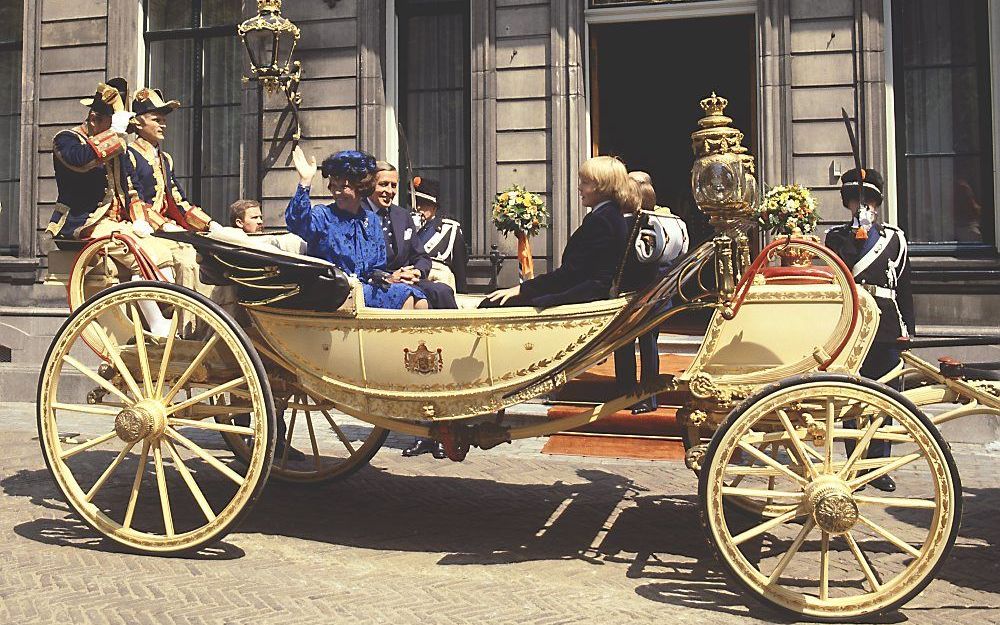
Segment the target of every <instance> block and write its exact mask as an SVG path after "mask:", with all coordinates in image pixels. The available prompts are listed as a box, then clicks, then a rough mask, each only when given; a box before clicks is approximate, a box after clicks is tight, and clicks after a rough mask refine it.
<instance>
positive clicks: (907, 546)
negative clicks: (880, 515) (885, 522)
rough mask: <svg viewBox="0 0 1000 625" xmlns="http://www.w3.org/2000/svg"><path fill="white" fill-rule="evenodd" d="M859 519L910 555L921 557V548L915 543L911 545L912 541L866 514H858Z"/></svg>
mask: <svg viewBox="0 0 1000 625" xmlns="http://www.w3.org/2000/svg"><path fill="white" fill-rule="evenodd" d="M858 521H859V522H861V523H862V524H864V525H865V526H867V527H868V529H870V530H871V531H873V532H875V533H876V534H878V535H879V536H881V537H882V538H884V539H886V540H887V541H889V542H890V543H892V544H893V545H895V546H896V547H898V548H899V549H901V550H902V551H905V552H906V553H908V554H909V555H911V556H913V557H914V558H919V557H920V550H919V549H916V548H914V547H913V545H911V544H910V543H908V542H906V541H905V540H903V539H902V538H900V537H899V536H896V535H895V534H893V533H892V532H890V531H889V530H887V529H885V528H884V527H882V526H881V525H879V524H878V523H876V522H874V521H872V520H871V519H869V518H868V517H866V516H864V515H859V516H858Z"/></svg>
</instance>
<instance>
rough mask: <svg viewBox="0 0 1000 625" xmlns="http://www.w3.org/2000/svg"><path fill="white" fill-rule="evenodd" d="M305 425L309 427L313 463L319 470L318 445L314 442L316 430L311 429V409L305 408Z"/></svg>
mask: <svg viewBox="0 0 1000 625" xmlns="http://www.w3.org/2000/svg"><path fill="white" fill-rule="evenodd" d="M305 415H306V427H307V428H309V443H310V444H311V445H312V451H313V463H314V464H315V465H316V470H317V471H319V470H320V460H319V445H317V444H316V432H315V431H314V430H313V421H312V411H310V410H306V411H305Z"/></svg>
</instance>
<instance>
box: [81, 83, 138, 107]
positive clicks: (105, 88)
mask: <svg viewBox="0 0 1000 625" xmlns="http://www.w3.org/2000/svg"><path fill="white" fill-rule="evenodd" d="M126 102H128V81H126V80H125V79H124V78H121V77H115V78H112V79H110V80H108V82H106V83H103V82H102V83H100V84H98V85H97V92H96V93H94V97H92V98H84V99H82V100H80V104H82V105H84V106H89V107H90V110H92V111H94V112H95V113H97V114H99V115H113V114H114V113H120V112H121V111H125V110H127V109H126V108H125V103H126Z"/></svg>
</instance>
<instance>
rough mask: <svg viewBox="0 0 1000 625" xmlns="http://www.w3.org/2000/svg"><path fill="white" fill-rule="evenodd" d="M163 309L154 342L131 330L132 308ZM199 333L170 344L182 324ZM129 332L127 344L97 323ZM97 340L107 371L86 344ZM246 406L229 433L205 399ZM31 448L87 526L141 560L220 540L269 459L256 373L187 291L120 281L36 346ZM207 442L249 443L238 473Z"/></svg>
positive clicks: (227, 456)
mask: <svg viewBox="0 0 1000 625" xmlns="http://www.w3.org/2000/svg"><path fill="white" fill-rule="evenodd" d="M144 302H151V303H153V304H155V305H159V306H161V307H171V308H172V310H173V317H172V319H173V320H174V321H172V325H173V327H172V331H171V333H170V334H169V335H168V336H167V337H165V338H162V339H158V338H155V337H151V336H150V335H149V333H148V332H146V331H145V330H144V327H143V318H142V313H141V304H142V303H144ZM182 311H183V312H185V313H187V314H190V315H192V316H193V317H196V318H197V319H198V320H199V322H201V323H203V325H204V328H205V331H204V333H203V335H202V336H201V337H200V338H199V339H198V340H183V339H180V338H177V337H176V330H177V327H176V326H177V323H176V320H177V319H178V318H179V314H180V313H181V312H182ZM118 318H126V319H129V321H130V323H131V328H132V332H131V336H130V337H129V338H128V339H125V338H124V337H120V336H112V335H110V334H109V333H108V332H107V330H106V327H105V322H106V321H107V320H108V319H118ZM88 333H89V334H90V335H92V336H94V337H96V338H97V340H98V341H99V344H100V346H101V347H102V349H103V352H104V354H105V355H106V358H107V362H106V363H103V362H102V361H101V359H99V358H96V357H95V356H94V354H93V352H91V350H90V349H88V348H87V347H86V346H84V339H85V335H87V334H88ZM224 393H239V394H240V395H241V396H243V397H245V399H246V403H245V406H244V407H243V409H242V413H243V414H249V419H248V422H247V423H245V424H236V423H235V422H234V420H233V417H232V416H231V415H230V416H228V417H227V416H226V415H225V414H224V413H223V412H222V411H221V409H220V408H219V407H218V406H216V405H213V404H212V403H211V400H213V399H214V398H216V397H218V396H220V395H222V394H224ZM38 430H39V440H40V443H41V447H42V452H43V455H44V457H45V461H46V464H47V465H48V467H49V470H50V471H51V472H52V475H53V477H54V478H55V480H56V483H57V484H58V486H59V488H60V490H61V491H62V493H63V495H64V497H65V498H66V500H67V501H68V502H69V504H70V505H71V506H72V508H73V509H74V510H75V511H76V512H77V514H79V515H80V517H81V518H82V519H83V520H84V521H85V522H86V523H87V524H88V525H90V526H91V527H92V528H94V529H95V530H96V531H98V532H100V533H101V534H103V535H105V536H107V537H108V538H111V539H113V540H115V541H117V542H119V543H121V544H123V545H126V546H128V547H130V548H133V549H136V550H139V551H143V552H150V553H169V552H181V551H189V550H196V549H198V548H200V547H202V546H204V545H206V544H208V543H211V542H214V541H216V540H218V539H220V538H222V537H223V536H225V535H226V534H227V533H228V532H229V531H231V530H232V529H233V528H234V527H235V525H236V523H237V522H238V521H239V519H240V518H241V517H242V515H243V514H245V513H246V512H247V511H248V510H249V509H250V507H251V505H252V504H253V503H254V501H255V500H256V499H257V497H258V496H259V494H260V492H261V491H262V489H263V487H264V484H265V482H266V480H267V474H268V469H269V467H270V462H271V457H272V455H273V448H274V408H273V400H272V398H271V390H270V386H269V384H268V382H267V377H266V374H265V371H264V367H263V365H262V363H261V361H260V358H259V357H258V356H257V353H256V351H255V350H254V348H253V347H252V345H251V344H250V341H249V339H248V338H247V336H246V334H244V332H243V331H242V330H241V329H240V327H239V326H238V325H237V324H236V323H235V322H234V321H233V320H232V319H231V318H229V317H228V316H227V315H226V314H225V313H224V312H223V311H222V309H221V308H219V307H218V306H216V305H215V304H213V303H212V302H211V301H209V300H208V299H206V298H204V297H203V296H201V295H198V294H197V293H194V292H192V291H190V290H188V289H184V288H182V287H178V286H175V285H172V284H164V283H158V282H130V283H126V284H121V285H118V286H115V287H112V288H111V289H108V290H106V291H103V292H102V293H100V294H99V295H97V296H96V297H95V298H93V299H91V300H89V301H87V302H86V303H85V304H84V305H83V306H81V307H80V308H78V309H77V310H75V311H74V312H73V313H72V314H71V315H70V317H69V318H68V319H67V320H66V322H65V323H64V324H63V326H62V328H61V329H60V330H59V332H58V334H57V335H56V338H55V340H54V341H53V343H52V345H51V346H50V348H49V353H48V355H47V356H46V359H45V363H44V366H43V369H42V375H41V380H40V384H39V389H38ZM220 433H225V434H235V435H239V436H241V437H246V439H247V440H248V441H251V442H252V443H253V444H252V445H251V447H252V451H251V452H250V453H249V454H248V457H247V458H245V459H241V460H242V461H237V460H238V459H237V458H235V457H234V455H233V454H232V452H231V451H229V449H228V448H227V447H226V446H225V445H224V444H223V441H222V439H221V437H219V434H220Z"/></svg>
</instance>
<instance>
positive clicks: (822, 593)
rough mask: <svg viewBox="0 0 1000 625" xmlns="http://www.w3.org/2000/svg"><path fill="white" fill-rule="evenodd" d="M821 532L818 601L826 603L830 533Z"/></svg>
mask: <svg viewBox="0 0 1000 625" xmlns="http://www.w3.org/2000/svg"><path fill="white" fill-rule="evenodd" d="M827 440H829V439H827ZM830 442H831V443H832V442H833V441H830ZM821 531H822V532H823V534H822V537H821V538H820V543H819V598H820V601H826V600H827V599H829V598H830V533H829V532H827V531H826V530H821Z"/></svg>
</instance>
